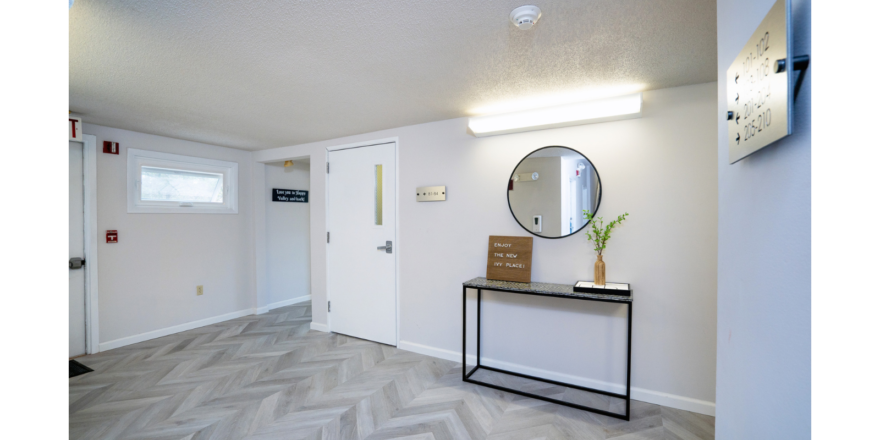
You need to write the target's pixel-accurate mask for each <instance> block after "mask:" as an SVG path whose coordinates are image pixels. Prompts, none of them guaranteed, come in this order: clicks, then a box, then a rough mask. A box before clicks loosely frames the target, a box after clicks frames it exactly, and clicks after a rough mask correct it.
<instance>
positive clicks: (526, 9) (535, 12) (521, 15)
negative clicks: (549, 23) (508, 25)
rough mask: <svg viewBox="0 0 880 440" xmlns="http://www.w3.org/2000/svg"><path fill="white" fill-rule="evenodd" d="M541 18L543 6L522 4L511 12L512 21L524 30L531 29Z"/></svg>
mask: <svg viewBox="0 0 880 440" xmlns="http://www.w3.org/2000/svg"><path fill="white" fill-rule="evenodd" d="M539 18H541V8H539V7H537V6H532V5H527V6H520V7H518V8H516V9H514V10H513V11H511V12H510V21H511V22H512V23H513V24H515V25H516V27H518V28H520V29H521V30H524V31H527V30H529V29H531V28H532V26H534V25H535V23H537V22H538V19H539Z"/></svg>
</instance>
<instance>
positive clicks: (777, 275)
mask: <svg viewBox="0 0 880 440" xmlns="http://www.w3.org/2000/svg"><path fill="white" fill-rule="evenodd" d="M773 4H774V0H742V1H740V0H738V1H735V2H734V1H730V0H725V1H719V2H718V81H719V83H718V85H719V87H718V108H717V112H716V118H717V123H718V343H717V344H718V372H717V382H718V386H717V394H718V400H717V402H718V414H717V419H716V421H715V434H716V438H718V439H719V440H726V439H745V438H748V439H805V438H810V374H811V371H810V296H811V291H810V194H811V191H810V164H811V160H810V154H811V153H810V149H811V140H810V73H809V70H808V71H807V75H806V77H805V80H804V83H803V85H802V87H801V90H800V95H799V96H798V98H797V101H796V102H795V107H794V112H795V113H794V127H793V133H794V134H793V135H792V136H789V137H788V138H785V139H783V140H781V141H779V142H777V143H775V144H774V145H770V146H768V147H766V148H764V149H763V150H761V151H758V152H757V153H755V154H753V155H752V156H750V157H747V158H746V159H743V160H742V161H741V162H738V163H736V164H733V165H730V164H729V163H728V160H727V158H728V155H727V153H728V149H727V125H728V124H727V121H726V119H725V118H724V116H725V115H726V112H727V104H726V85H725V84H724V81H725V80H726V75H727V68H728V67H730V64H731V63H732V62H733V60H734V58H735V57H736V55H737V54H738V53H739V51H740V50H741V49H742V47H743V46H744V45H745V43H746V42H747V41H748V39H749V37H750V36H751V34H752V32H753V31H754V30H755V29H756V28H757V26H758V24H759V23H760V22H761V20H762V19H763V17H764V15H765V14H766V13H767V11H769V10H770V7H771V6H773ZM792 4H793V5H792V6H793V9H792V17H793V24H794V46H793V48H794V55H803V54H809V53H810V46H811V44H810V1H809V0H793V1H792ZM810 69H813V67H812V66H811V67H810Z"/></svg>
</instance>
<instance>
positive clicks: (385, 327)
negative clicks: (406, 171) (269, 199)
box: [327, 143, 397, 345]
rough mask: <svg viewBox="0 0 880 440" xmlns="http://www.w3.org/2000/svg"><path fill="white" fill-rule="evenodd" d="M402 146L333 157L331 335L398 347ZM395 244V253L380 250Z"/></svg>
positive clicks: (375, 147)
mask: <svg viewBox="0 0 880 440" xmlns="http://www.w3.org/2000/svg"><path fill="white" fill-rule="evenodd" d="M395 148H396V144H394V143H389V144H382V145H373V146H369V147H360V148H351V149H346V150H337V151H331V152H330V158H329V160H330V175H329V185H328V193H329V205H328V208H327V213H328V222H327V223H328V231H329V232H330V242H329V243H328V244H327V254H328V277H327V293H328V295H327V297H328V299H329V300H330V303H331V304H330V314H329V315H330V319H329V321H330V330H331V331H333V332H337V333H342V334H345V335H349V336H354V337H357V338H362V339H368V340H371V341H376V342H381V343H383V344H390V345H397V291H396V284H397V281H396V264H395V259H396V256H397V249H396V246H397V243H396V242H395V240H396V230H397V225H396V222H395V219H396V213H395V199H396V194H397V191H396V177H395V176H396V170H395ZM387 243H390V244H391V253H388V252H387V251H385V250H380V249H377V248H378V247H384V246H386V244H387Z"/></svg>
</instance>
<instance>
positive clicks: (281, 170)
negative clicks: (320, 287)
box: [263, 162, 311, 308]
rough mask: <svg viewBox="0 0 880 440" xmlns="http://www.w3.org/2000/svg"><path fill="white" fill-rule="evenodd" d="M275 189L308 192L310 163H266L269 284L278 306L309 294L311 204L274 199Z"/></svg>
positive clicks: (274, 304)
mask: <svg viewBox="0 0 880 440" xmlns="http://www.w3.org/2000/svg"><path fill="white" fill-rule="evenodd" d="M272 188H279V189H299V190H305V191H308V190H309V164H308V163H303V162H294V164H293V166H291V167H287V168H285V167H283V166H281V164H278V163H276V164H269V165H267V166H266V185H265V187H264V191H263V197H265V198H266V237H267V240H266V283H267V288H268V291H269V292H268V293H269V307H270V308H275V307H280V306H283V305H288V304H292V302H291V301H295V300H302V299H304V298H303V297H306V296H308V295H309V283H310V273H309V270H310V267H309V204H308V203H291V202H272V195H271V194H272V193H271V191H272ZM309 195H310V196H311V194H309Z"/></svg>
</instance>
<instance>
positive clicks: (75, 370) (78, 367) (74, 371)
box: [68, 359, 95, 379]
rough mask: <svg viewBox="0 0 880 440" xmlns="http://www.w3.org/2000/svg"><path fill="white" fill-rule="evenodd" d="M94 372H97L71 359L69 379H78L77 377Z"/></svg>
mask: <svg viewBox="0 0 880 440" xmlns="http://www.w3.org/2000/svg"><path fill="white" fill-rule="evenodd" d="M92 371H95V370H93V369H91V368H89V367H87V366H85V365H83V364H81V363H79V362H77V361H75V360H72V359H71V360H70V377H68V379H70V378H71V377H76V376H79V375H80V374H86V373H89V372H92Z"/></svg>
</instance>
